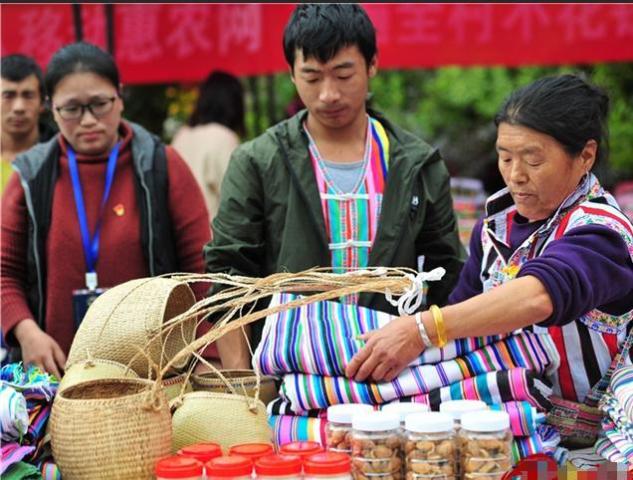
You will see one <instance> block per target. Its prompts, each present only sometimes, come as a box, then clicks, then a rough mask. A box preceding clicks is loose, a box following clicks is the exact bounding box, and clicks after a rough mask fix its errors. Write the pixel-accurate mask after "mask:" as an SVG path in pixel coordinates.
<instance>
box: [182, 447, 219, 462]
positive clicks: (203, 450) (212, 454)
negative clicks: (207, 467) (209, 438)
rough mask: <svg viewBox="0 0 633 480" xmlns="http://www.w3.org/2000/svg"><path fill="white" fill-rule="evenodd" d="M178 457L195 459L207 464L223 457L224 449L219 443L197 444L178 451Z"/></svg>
mask: <svg viewBox="0 0 633 480" xmlns="http://www.w3.org/2000/svg"><path fill="white" fill-rule="evenodd" d="M178 455H182V456H184V457H193V458H195V459H196V460H200V461H201V462H202V463H205V462H208V461H209V460H211V459H212V458H216V457H221V456H222V447H220V445H218V444H217V443H212V442H205V443H196V444H193V445H189V446H187V447H183V448H181V449H180V450H178Z"/></svg>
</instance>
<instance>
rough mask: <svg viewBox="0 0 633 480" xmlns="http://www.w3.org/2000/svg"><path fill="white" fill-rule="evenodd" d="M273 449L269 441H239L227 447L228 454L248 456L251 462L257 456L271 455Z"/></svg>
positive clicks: (273, 451)
mask: <svg viewBox="0 0 633 480" xmlns="http://www.w3.org/2000/svg"><path fill="white" fill-rule="evenodd" d="M274 453H275V449H274V447H273V446H272V444H270V443H240V444H237V445H233V446H231V447H230V448H229V455H238V456H240V457H247V458H250V459H251V461H252V462H253V463H255V461H256V460H257V459H258V458H261V457H265V456H267V455H272V454H274Z"/></svg>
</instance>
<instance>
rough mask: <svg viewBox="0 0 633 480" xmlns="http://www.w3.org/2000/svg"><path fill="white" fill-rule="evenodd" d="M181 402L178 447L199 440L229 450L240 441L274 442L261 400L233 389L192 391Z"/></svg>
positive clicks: (175, 438) (176, 436) (176, 416)
mask: <svg viewBox="0 0 633 480" xmlns="http://www.w3.org/2000/svg"><path fill="white" fill-rule="evenodd" d="M181 402H182V404H181V405H180V406H178V407H177V408H176V410H175V411H174V413H173V416H172V426H173V449H174V451H177V450H179V449H180V448H182V447H185V446H187V445H192V444H194V443H198V442H215V443H218V444H220V445H221V446H222V448H223V449H225V450H228V449H229V447H230V446H232V445H235V444H237V443H250V442H267V443H271V442H272V431H271V429H270V427H269V425H268V417H267V415H266V406H265V405H264V404H263V403H262V402H261V400H255V399H253V398H249V397H245V396H243V395H235V394H230V393H214V392H191V393H187V394H185V395H184V396H183V397H182V400H181ZM179 403H180V402H179Z"/></svg>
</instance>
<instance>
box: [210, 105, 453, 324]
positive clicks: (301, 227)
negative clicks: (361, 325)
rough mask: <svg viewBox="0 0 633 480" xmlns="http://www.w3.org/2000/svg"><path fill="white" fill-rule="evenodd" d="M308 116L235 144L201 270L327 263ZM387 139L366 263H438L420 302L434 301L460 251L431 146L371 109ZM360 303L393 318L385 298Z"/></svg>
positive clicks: (263, 270)
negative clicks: (440, 270)
mask: <svg viewBox="0 0 633 480" xmlns="http://www.w3.org/2000/svg"><path fill="white" fill-rule="evenodd" d="M306 114H307V112H306V111H305V110H304V111H301V112H299V113H298V114H296V115H295V116H294V117H292V118H290V119H288V120H285V121H282V122H280V123H278V124H277V125H275V126H273V127H271V128H269V129H268V130H267V131H266V132H265V133H263V134H262V135H260V136H259V137H257V138H255V139H254V140H252V141H249V142H246V143H244V144H243V145H241V146H240V147H238V148H237V149H236V150H235V151H234V153H233V156H232V157H231V161H230V163H229V167H228V170H227V172H226V174H225V177H224V180H223V182H222V193H221V200H220V206H219V210H218V213H217V216H216V217H215V218H214V220H213V240H212V241H211V242H210V243H209V244H208V245H207V246H206V247H205V248H204V256H205V260H206V270H207V272H211V273H218V272H222V273H228V274H231V275H245V276H253V277H263V276H267V275H270V274H273V273H277V272H282V271H288V272H298V271H301V270H306V269H308V268H312V267H317V266H320V267H329V266H331V260H330V252H329V250H328V239H327V238H326V230H325V222H324V219H323V213H322V209H321V202H320V199H319V192H318V188H317V184H316V180H315V174H314V171H313V167H312V162H311V159H310V156H309V152H308V139H307V136H306V134H305V130H304V128H303V122H304V120H305V118H306ZM371 115H372V116H374V118H377V119H379V121H380V122H381V123H382V125H383V126H384V127H385V130H386V131H387V134H388V136H389V145H390V146H389V148H390V156H389V158H390V160H389V169H388V174H387V182H386V187H385V192H384V197H383V203H382V211H381V214H380V221H379V224H378V231H377V234H376V239H375V241H374V244H373V246H372V249H371V254H370V256H369V266H388V267H409V268H413V269H415V270H418V266H419V258H420V257H424V265H423V269H424V270H425V271H430V270H432V269H433V268H435V267H440V266H441V267H444V268H445V269H446V275H445V277H444V279H443V280H441V281H439V282H432V283H430V285H429V287H430V288H429V291H428V298H427V304H428V305H431V304H433V303H435V304H439V305H442V304H444V303H445V302H446V299H447V297H448V294H449V293H450V292H451V290H452V288H453V286H454V285H455V283H456V281H457V277H458V275H459V271H460V269H461V267H462V265H463V261H464V257H465V251H464V249H463V247H462V245H461V243H460V240H459V236H458V231H457V222H456V218H455V213H454V211H453V205H452V199H451V195H450V185H449V174H448V171H447V169H446V166H445V164H444V162H443V160H442V159H441V157H440V155H439V153H438V151H437V150H435V149H433V148H432V147H431V146H430V145H428V144H426V143H425V142H423V141H422V140H420V139H419V138H417V137H415V136H414V135H412V134H411V133H409V132H406V131H405V130H402V129H400V128H398V127H396V126H394V125H392V124H391V123H389V122H388V121H386V120H385V119H384V118H382V117H379V116H378V115H377V114H375V113H373V112H372V113H371ZM359 303H360V305H364V306H368V307H370V308H374V309H378V310H383V311H387V312H391V313H394V314H397V312H396V310H395V309H394V308H393V307H392V306H391V305H390V304H389V303H388V302H387V301H386V299H385V296H384V295H378V294H372V293H366V294H361V295H360V299H359Z"/></svg>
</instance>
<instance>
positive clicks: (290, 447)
mask: <svg viewBox="0 0 633 480" xmlns="http://www.w3.org/2000/svg"><path fill="white" fill-rule="evenodd" d="M322 451H323V447H322V446H321V444H320V443H319V442H290V443H286V444H285V445H282V446H281V447H280V448H279V453H281V454H283V455H297V456H299V457H308V456H310V455H314V454H315V453H320V452H322Z"/></svg>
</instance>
